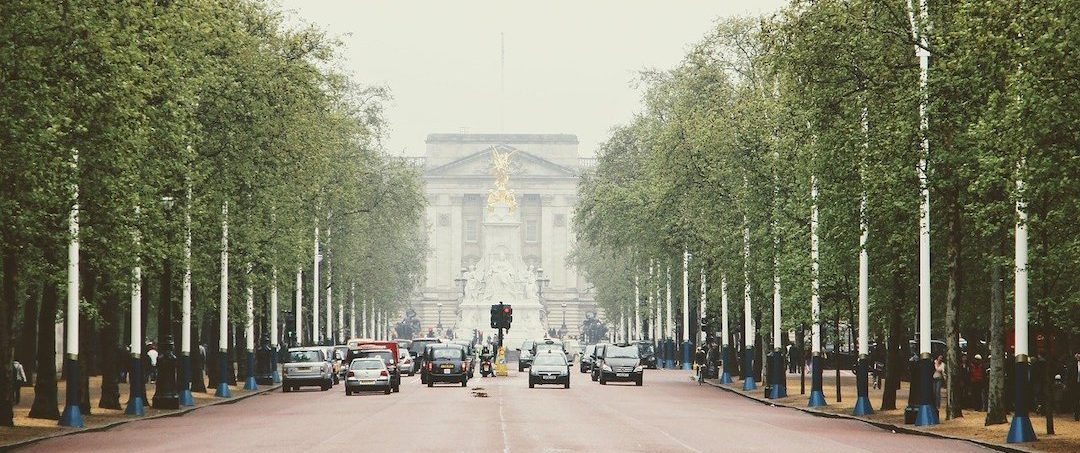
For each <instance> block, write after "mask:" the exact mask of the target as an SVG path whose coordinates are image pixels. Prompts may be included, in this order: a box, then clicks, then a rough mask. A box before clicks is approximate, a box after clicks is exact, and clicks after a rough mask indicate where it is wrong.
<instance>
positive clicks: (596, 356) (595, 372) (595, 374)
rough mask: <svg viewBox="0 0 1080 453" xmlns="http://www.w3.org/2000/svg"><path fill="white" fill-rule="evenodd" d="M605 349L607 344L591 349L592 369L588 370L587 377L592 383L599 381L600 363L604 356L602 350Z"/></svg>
mask: <svg viewBox="0 0 1080 453" xmlns="http://www.w3.org/2000/svg"><path fill="white" fill-rule="evenodd" d="M607 347H608V344H607V343H600V344H597V345H596V348H595V349H593V353H592V368H590V370H589V373H590V376H589V377H590V378H592V380H593V382H596V381H599V380H600V361H601V358H602V357H603V356H604V349H606V348H607Z"/></svg>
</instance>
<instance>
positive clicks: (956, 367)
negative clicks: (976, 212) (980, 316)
mask: <svg viewBox="0 0 1080 453" xmlns="http://www.w3.org/2000/svg"><path fill="white" fill-rule="evenodd" d="M951 205H952V206H950V209H949V211H950V212H949V226H948V228H949V233H948V244H947V245H946V246H945V254H946V256H947V260H948V264H947V267H948V271H949V288H948V292H947V293H946V295H945V348H946V350H945V354H946V356H947V357H946V360H945V367H946V370H945V371H946V372H945V387H946V393H947V395H946V397H947V400H946V403H945V418H946V419H951V418H959V417H963V416H964V412H963V392H962V391H961V388H960V383H961V382H963V376H961V373H963V368H961V367H960V319H959V316H958V313H957V307H958V306H959V305H960V303H961V293H960V291H961V288H962V282H961V273H960V246H961V240H962V236H961V234H960V233H961V232H960V206H959V201H957V200H953V202H952V203H951Z"/></svg>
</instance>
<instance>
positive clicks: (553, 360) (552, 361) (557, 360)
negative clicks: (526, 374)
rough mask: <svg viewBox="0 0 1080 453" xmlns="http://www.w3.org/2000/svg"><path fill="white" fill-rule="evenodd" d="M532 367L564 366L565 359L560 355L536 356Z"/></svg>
mask: <svg viewBox="0 0 1080 453" xmlns="http://www.w3.org/2000/svg"><path fill="white" fill-rule="evenodd" d="M533 364H534V365H541V366H543V365H551V366H555V365H561V366H566V357H563V356H562V355H561V354H540V355H538V356H536V360H535V361H533Z"/></svg>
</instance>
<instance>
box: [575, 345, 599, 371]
mask: <svg viewBox="0 0 1080 453" xmlns="http://www.w3.org/2000/svg"><path fill="white" fill-rule="evenodd" d="M595 353H596V345H595V344H590V345H588V346H585V351H583V352H582V353H581V361H579V362H578V363H579V364H580V368H581V372H582V373H590V372H592V365H593V361H594V360H596V357H594V356H593V354H595Z"/></svg>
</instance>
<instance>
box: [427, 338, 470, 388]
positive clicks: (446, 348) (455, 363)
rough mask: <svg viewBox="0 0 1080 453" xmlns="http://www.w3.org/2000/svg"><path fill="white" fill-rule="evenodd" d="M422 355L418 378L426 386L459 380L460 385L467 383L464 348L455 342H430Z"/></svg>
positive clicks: (467, 375) (466, 362) (463, 385)
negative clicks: (421, 365)
mask: <svg viewBox="0 0 1080 453" xmlns="http://www.w3.org/2000/svg"><path fill="white" fill-rule="evenodd" d="M424 356H425V357H424V368H423V369H422V370H421V371H420V379H421V380H423V381H424V382H425V383H426V384H427V386H428V387H431V386H433V385H435V383H436V382H459V383H461V386H462V387H465V386H466V385H468V382H469V370H468V366H469V365H468V360H467V359H466V357H465V348H462V347H461V346H459V345H456V344H432V345H428V346H427V349H426V351H425V353H424Z"/></svg>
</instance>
